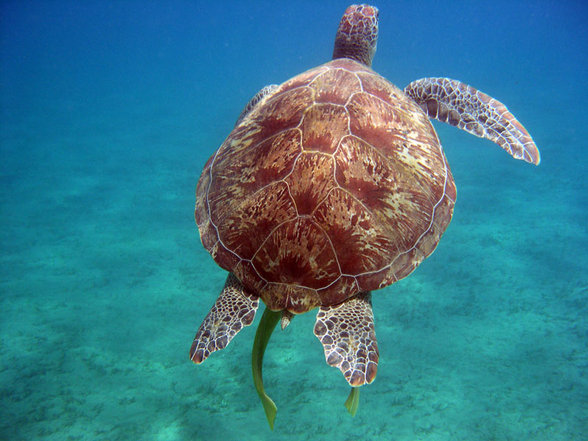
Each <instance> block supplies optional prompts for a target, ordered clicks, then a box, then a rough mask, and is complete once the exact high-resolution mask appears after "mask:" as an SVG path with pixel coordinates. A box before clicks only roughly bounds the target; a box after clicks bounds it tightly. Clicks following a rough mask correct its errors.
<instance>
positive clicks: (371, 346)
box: [314, 292, 379, 387]
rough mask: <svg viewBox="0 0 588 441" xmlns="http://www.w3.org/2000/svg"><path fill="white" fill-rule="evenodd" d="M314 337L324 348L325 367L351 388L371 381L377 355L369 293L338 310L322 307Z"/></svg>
mask: <svg viewBox="0 0 588 441" xmlns="http://www.w3.org/2000/svg"><path fill="white" fill-rule="evenodd" d="M314 335H316V336H317V337H318V339H319V340H320V341H321V343H322V344H323V348H324V350H325V359H326V360H327V363H328V364H329V365H331V366H333V367H337V368H339V370H341V372H342V373H343V375H344V376H345V379H346V380H347V382H348V383H349V384H350V385H351V386H353V387H358V386H362V385H364V384H366V383H371V382H372V381H374V378H376V372H377V370H378V359H379V352H378V344H377V342H376V331H375V329H374V314H373V312H372V302H371V294H370V293H369V292H362V293H359V294H358V295H356V296H354V297H352V298H350V299H348V300H346V301H344V302H343V303H341V304H339V305H337V306H322V307H321V308H320V309H319V312H318V314H317V316H316V324H315V325H314Z"/></svg>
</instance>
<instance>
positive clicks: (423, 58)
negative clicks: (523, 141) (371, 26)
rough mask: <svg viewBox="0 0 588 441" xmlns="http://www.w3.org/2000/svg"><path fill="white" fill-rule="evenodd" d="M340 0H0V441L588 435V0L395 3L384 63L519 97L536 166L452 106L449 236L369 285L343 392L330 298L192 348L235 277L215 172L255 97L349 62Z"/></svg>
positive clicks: (380, 67)
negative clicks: (203, 233)
mask: <svg viewBox="0 0 588 441" xmlns="http://www.w3.org/2000/svg"><path fill="white" fill-rule="evenodd" d="M347 5H348V2H343V1H321V2H312V1H296V2H285V1H264V2H262V1H254V2H253V1H252V2H244V1H243V2H241V1H232V2H229V1H219V2H204V1H160V2H156V1H134V2H133V1H111V2H103V1H42V2H41V1H2V2H1V3H0V112H1V113H0V149H1V150H0V183H1V184H0V185H1V187H0V249H1V253H0V258H1V265H0V289H1V291H0V440H2V441H4V440H6V441H12V440H170V441H173V440H256V441H257V440H259V441H261V440H323V439H324V440H337V441H346V440H357V439H369V440H427V441H429V440H464V441H465V440H488V441H490V440H550V441H554V440H585V439H586V437H587V436H588V435H587V433H588V231H587V229H588V228H587V227H588V185H587V166H586V164H587V160H588V145H587V144H588V143H587V141H586V139H587V137H588V118H587V116H586V115H587V114H586V103H587V102H588V87H587V86H588V81H587V79H588V4H587V3H586V2H584V1H555V0H553V1H547V0H538V1H512V0H498V1H492V2H487V1H472V2H458V1H455V2H451V1H450V2H438V1H417V2H415V1H378V2H377V3H376V5H377V6H378V7H379V8H380V38H379V42H378V52H377V54H376V57H375V60H374V65H373V67H374V69H375V70H376V71H378V72H379V73H381V74H382V75H384V76H385V77H386V78H388V79H389V80H390V81H392V82H393V83H395V84H397V85H398V86H400V87H404V86H405V85H406V84H408V83H409V82H410V81H412V80H415V79H418V78H421V77H425V76H447V77H451V78H456V79H459V80H461V81H464V82H467V83H469V84H471V85H473V86H474V87H477V88H479V89H480V90H482V91H484V92H486V93H488V94H490V95H492V96H494V97H495V98H497V99H499V100H501V101H503V102H504V103H505V104H506V105H507V106H508V107H509V109H510V110H511V111H512V112H513V113H514V114H515V115H516V116H517V118H519V120H520V121H521V122H522V123H523V124H524V125H525V126H526V127H527V129H528V130H529V132H530V133H531V135H532V136H533V137H534V139H535V141H536V143H537V146H538V147H539V149H540V151H541V155H542V162H541V165H540V166H539V167H535V166H533V165H529V164H526V163H523V162H522V161H515V160H513V159H512V158H511V157H510V156H509V155H507V154H506V153H505V152H504V151H502V149H500V148H499V147H498V146H496V145H494V144H492V143H491V142H489V141H485V140H481V139H478V138H474V137H473V136H471V135H468V134H466V133H465V132H461V131H459V130H457V129H455V128H453V127H449V126H445V125H443V124H438V123H436V124H435V127H436V128H437V130H438V133H439V136H440V138H441V141H442V143H443V145H444V148H445V152H446V155H447V158H448V160H449V163H450V165H451V167H452V171H453V174H454V177H455V181H456V184H457V187H458V198H457V204H456V207H455V213H454V218H453V221H452V223H451V225H450V226H449V228H448V230H447V232H446V234H445V235H444V237H443V238H442V240H441V242H440V245H439V247H438V248H437V250H436V251H435V253H434V254H433V255H432V256H431V257H430V258H429V259H427V260H426V261H425V262H424V263H423V264H422V265H421V266H420V267H419V268H418V269H417V270H416V271H415V272H414V273H413V274H411V275H410V276H409V277H408V278H406V279H404V280H402V281H400V282H398V283H396V284H394V285H392V286H390V287H387V288H385V289H383V290H380V291H377V292H375V293H374V295H373V304H374V313H375V320H376V333H377V337H378V343H379V348H380V364H379V370H378V376H377V378H376V380H375V382H374V383H372V384H371V385H369V386H367V387H363V388H362V389H361V396H360V405H359V411H358V413H357V415H356V416H355V418H352V417H351V416H350V415H349V414H348V413H347V411H346V410H345V408H344V407H343V402H344V401H345V398H346V397H347V394H348V391H349V388H348V385H347V383H346V382H345V380H344V378H343V377H342V375H341V374H340V372H339V371H338V370H336V369H333V368H331V367H329V366H328V365H327V364H326V363H325V361H324V355H323V349H322V346H321V344H320V343H319V341H318V340H317V339H316V337H315V336H314V335H313V332H312V329H313V325H314V319H315V314H314V312H311V313H309V314H305V315H302V316H299V317H296V318H295V319H294V320H293V322H292V324H291V325H290V326H289V327H288V328H287V329H286V330H285V331H283V332H282V331H279V330H277V331H276V332H275V333H274V335H273V337H272V339H271V341H270V343H269V346H268V349H267V352H266V358H265V364H264V377H265V386H266V390H267V391H268V393H269V395H270V396H271V397H272V398H273V399H274V400H275V402H276V404H277V406H278V415H277V419H276V425H275V430H274V431H273V432H271V431H270V430H269V428H268V425H267V422H266V420H265V416H264V413H263V409H262V406H261V404H260V402H259V400H258V397H257V395H256V393H255V389H254V387H253V382H252V379H251V367H250V354H251V347H252V342H253V338H254V334H255V325H256V324H257V322H258V321H259V317H260V316H261V314H258V317H257V319H256V322H255V323H254V326H250V327H248V328H246V329H244V330H243V331H242V332H241V333H240V334H239V335H238V336H237V337H236V338H235V339H234V340H233V341H232V342H231V344H230V345H229V346H228V347H227V348H226V349H225V350H224V351H221V352H218V353H215V354H213V355H212V356H211V357H210V358H209V359H208V360H206V362H205V363H203V364H202V365H198V366H197V365H194V364H193V363H192V362H191V361H190V360H189V359H188V351H189V348H190V345H191V343H192V339H193V337H194V334H195V332H196V330H197V328H198V326H199V325H200V323H201V322H202V319H203V318H204V316H205V315H206V313H207V312H208V310H209V308H210V307H211V306H212V304H213V303H214V301H215V299H216V297H217V295H218V294H219V292H220V289H221V288H222V286H223V283H224V280H225V277H226V273H225V272H224V271H223V270H221V269H220V268H218V267H217V266H216V265H215V264H214V262H213V261H212V259H211V258H210V256H209V255H208V253H207V252H206V251H205V250H204V248H203V247H202V245H201V243H200V239H199V236H198V233H197V229H196V226H195V223H194V219H193V209H194V202H195V200H194V199H195V197H194V193H195V187H196V182H197V180H198V177H199V175H200V172H201V170H202V168H203V166H204V164H205V162H206V160H207V158H208V157H209V156H210V155H211V154H212V153H213V152H214V151H215V150H216V149H217V147H218V146H219V145H220V144H221V143H222V141H223V139H224V137H225V136H226V135H227V134H228V133H229V132H230V130H231V128H232V126H233V124H234V122H235V120H236V118H237V117H238V115H239V113H240V112H241V110H242V108H243V106H244V105H245V103H247V101H248V100H249V98H250V97H251V96H253V94H255V93H256V92H257V91H258V90H259V89H260V88H261V87H263V86H264V85H266V84H269V83H280V82H283V81H285V80H286V79H288V78H290V77H292V76H294V75H296V74H298V73H300V72H302V71H304V70H306V69H309V68H311V67H314V66H316V65H318V64H321V63H323V62H326V61H328V60H329V59H330V57H331V53H332V45H333V41H334V35H335V31H336V29H337V25H338V22H339V19H340V17H341V15H342V14H343V12H344V10H345V8H346V6H347Z"/></svg>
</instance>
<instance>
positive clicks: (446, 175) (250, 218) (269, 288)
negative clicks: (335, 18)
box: [195, 58, 456, 314]
mask: <svg viewBox="0 0 588 441" xmlns="http://www.w3.org/2000/svg"><path fill="white" fill-rule="evenodd" d="M455 198H456V189H455V183H454V181H453V177H452V175H451V171H450V169H449V166H448V164H447V160H446V158H445V155H444V153H443V149H442V147H441V144H440V142H439V139H438V137H437V135H436V133H435V131H434V129H433V126H432V125H431V123H430V121H429V118H428V116H427V115H426V114H425V112H424V111H423V110H422V109H421V107H419V105H418V104H417V103H416V102H415V101H414V100H413V99H411V98H410V97H408V96H407V95H406V94H405V93H404V92H403V91H402V90H400V89H398V88H397V87H396V86H394V85H393V84H392V83H390V82H389V81H387V80H386V79H385V78H383V77H381V76H380V75H378V74H377V73H375V72H374V71H373V70H371V68H369V67H367V66H366V65H363V64H361V63H359V62H356V61H354V60H351V59H345V58H344V59H336V60H333V61H330V62H328V63H326V64H323V65H321V66H319V67H316V68H314V69H311V70H309V71H307V72H304V73H302V74H300V75H298V76H296V77H294V78H292V79H291V80H289V81H286V82H285V83H284V84H282V85H281V86H279V87H278V88H276V89H274V90H273V93H271V94H269V95H267V96H266V97H264V98H262V99H261V100H260V101H259V102H257V104H256V105H255V106H253V108H252V109H251V110H250V111H249V112H248V113H247V114H246V115H245V116H244V117H243V118H242V119H241V120H240V121H239V122H238V123H237V125H236V126H235V128H234V129H233V131H232V132H231V133H230V134H229V136H228V137H227V139H226V140H225V141H224V143H223V144H222V145H221V147H220V148H219V150H218V151H217V152H216V154H215V155H213V156H212V157H211V158H210V160H209V161H208V162H207V164H206V166H205V168H204V171H203V173H202V175H201V178H200V181H199V182H198V186H197V204H196V212H195V216H196V222H197V224H198V228H199V231H200V235H201V238H202V243H203V244H204V246H205V247H206V249H207V250H208V251H209V252H210V254H211V255H212V257H213V258H214V260H215V261H216V263H217V264H218V265H219V266H221V267H222V268H224V269H226V270H227V271H229V272H231V273H233V274H234V275H235V276H236V277H237V278H238V279H239V280H240V281H241V282H242V283H243V285H244V286H245V287H246V288H247V289H248V290H250V291H252V292H255V293H257V294H258V295H259V296H260V297H261V298H262V300H263V301H264V303H265V304H266V306H267V307H269V308H270V309H272V310H287V311H290V312H292V313H295V314H299V313H304V312H307V311H309V310H311V309H313V308H315V307H317V306H333V305H337V304H339V303H341V302H343V301H345V300H347V299H349V298H350V297H352V296H354V295H356V294H358V293H360V292H365V291H371V290H375V289H379V288H382V287H384V286H387V285H390V284H392V283H394V282H396V281H397V280H400V279H402V278H404V277H406V276H407V275H408V274H410V273H411V272H412V271H413V270H414V269H415V268H416V267H417V265H418V264H419V263H420V262H422V260H423V259H425V258H426V257H427V256H429V255H430V254H431V253H432V252H433V250H434V249H435V247H436V246H437V244H438V242H439V239H440V237H441V235H442V234H443V232H444V231H445V229H446V228H447V226H448V224H449V222H450V220H451V216H452V213H453V206H454V203H455Z"/></svg>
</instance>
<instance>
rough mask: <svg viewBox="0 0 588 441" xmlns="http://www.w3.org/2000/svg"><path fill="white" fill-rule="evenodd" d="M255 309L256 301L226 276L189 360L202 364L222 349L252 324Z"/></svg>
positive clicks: (257, 299)
mask: <svg viewBox="0 0 588 441" xmlns="http://www.w3.org/2000/svg"><path fill="white" fill-rule="evenodd" d="M258 307H259V297H257V296H255V295H253V294H252V293H250V292H248V291H247V290H246V289H245V287H244V286H243V284H242V283H241V282H239V280H238V279H237V278H236V277H235V276H234V275H233V274H229V276H228V277H227V281H226V283H225V286H224V288H223V290H222V292H221V294H220V296H219V297H218V299H217V300H216V302H215V304H214V305H213V307H212V308H211V310H210V312H209V313H208V315H207V316H206V317H205V318H204V321H203V322H202V325H200V328H199V329H198V332H197V333H196V337H194V342H193V343H192V347H191V349H190V359H191V360H192V361H193V362H194V363H202V362H203V361H204V360H206V358H207V357H208V356H209V355H210V354H211V353H213V352H214V351H218V350H220V349H224V348H225V347H226V346H227V345H228V344H229V342H230V341H231V340H232V339H233V337H235V335H237V333H238V332H239V331H240V330H241V329H243V328H244V327H245V326H249V325H250V324H251V323H253V319H254V318H255V312H256V311H257V308H258Z"/></svg>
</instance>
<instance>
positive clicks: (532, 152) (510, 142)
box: [404, 78, 540, 165]
mask: <svg viewBox="0 0 588 441" xmlns="http://www.w3.org/2000/svg"><path fill="white" fill-rule="evenodd" d="M404 92H405V93H406V94H407V95H408V96H410V97H411V98H412V99H414V100H415V101H416V102H417V103H418V104H419V106H421V108H422V109H423V110H424V111H425V113H427V115H428V116H429V117H430V118H435V119H436V120H439V121H441V122H446V123H448V124H451V125H452V126H456V127H459V128H460V129H462V130H465V131H466V132H469V133H471V134H472V135H476V136H479V137H480V138H486V139H489V140H490V141H492V142H495V143H496V144H498V145H499V146H500V147H502V148H503V149H504V150H506V151H507V152H508V153H509V154H510V155H511V156H512V157H514V158H516V159H522V160H524V161H526V162H530V163H533V164H535V165H538V164H539V161H540V156H539V150H538V149H537V146H536V145H535V143H534V142H533V139H532V138H531V135H529V132H527V130H526V129H525V128H524V127H523V125H522V124H521V123H520V122H519V121H517V119H516V118H515V117H514V116H513V114H512V113H510V112H509V111H508V109H507V108H506V106H505V105H504V104H502V103H501V102H500V101H498V100H495V99H494V98H492V97H490V96H488V95H486V94H485V93H482V92H480V91H479V90H476V89H474V88H473V87H471V86H468V85H467V84H464V83H461V82H459V81H456V80H451V79H449V78H422V79H420V80H417V81H413V82H412V83H410V84H409V85H408V86H406V88H405V89H404Z"/></svg>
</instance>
